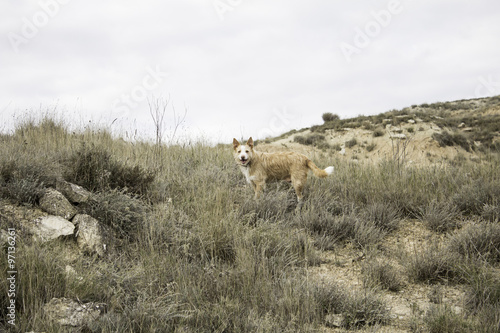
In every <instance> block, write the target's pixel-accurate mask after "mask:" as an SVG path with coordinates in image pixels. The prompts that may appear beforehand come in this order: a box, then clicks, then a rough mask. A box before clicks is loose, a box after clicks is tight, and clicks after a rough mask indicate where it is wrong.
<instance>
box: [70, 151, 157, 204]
mask: <svg viewBox="0 0 500 333" xmlns="http://www.w3.org/2000/svg"><path fill="white" fill-rule="evenodd" d="M65 176H66V180H68V181H70V182H73V183H75V184H78V185H81V186H83V187H85V188H86V189H88V190H90V191H94V192H98V191H106V190H109V189H119V190H122V191H125V192H130V193H133V194H139V195H145V194H146V193H147V190H148V189H149V187H150V186H151V184H152V183H153V182H154V180H155V176H154V173H153V172H152V171H150V170H145V169H143V168H142V167H140V166H139V165H135V166H128V165H125V164H123V163H120V162H118V161H116V160H114V159H113V158H112V156H111V153H110V152H109V151H108V150H106V149H105V148H103V147H100V146H97V145H85V144H83V145H82V146H81V148H80V149H79V150H77V151H76V152H75V153H74V154H73V155H71V156H70V157H69V162H68V171H67V174H66V175H65Z"/></svg>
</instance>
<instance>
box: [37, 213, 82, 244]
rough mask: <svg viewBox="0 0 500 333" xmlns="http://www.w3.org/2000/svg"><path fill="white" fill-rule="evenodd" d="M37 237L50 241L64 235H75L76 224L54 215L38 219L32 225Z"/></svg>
mask: <svg viewBox="0 0 500 333" xmlns="http://www.w3.org/2000/svg"><path fill="white" fill-rule="evenodd" d="M30 229H31V232H32V233H33V234H34V235H35V237H37V238H39V239H41V240H42V241H49V240H53V239H56V238H59V237H63V236H70V235H73V233H74V232H75V226H74V225H73V223H71V222H69V221H68V220H66V219H64V218H62V217H60V216H54V215H48V216H43V217H40V218H38V219H36V220H35V221H34V223H33V225H31V227H30Z"/></svg>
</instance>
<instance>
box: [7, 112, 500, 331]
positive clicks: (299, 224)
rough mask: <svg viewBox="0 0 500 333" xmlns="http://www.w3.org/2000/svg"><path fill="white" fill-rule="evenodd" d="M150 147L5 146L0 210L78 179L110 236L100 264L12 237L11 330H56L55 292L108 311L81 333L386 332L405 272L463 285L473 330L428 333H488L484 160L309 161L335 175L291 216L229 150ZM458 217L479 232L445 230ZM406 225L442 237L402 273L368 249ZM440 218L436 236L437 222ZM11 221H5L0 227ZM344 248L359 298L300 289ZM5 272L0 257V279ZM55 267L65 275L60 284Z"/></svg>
mask: <svg viewBox="0 0 500 333" xmlns="http://www.w3.org/2000/svg"><path fill="white" fill-rule="evenodd" d="M339 121H340V120H335V122H339ZM84 143H85V144H84ZM161 149H162V153H161V154H160V155H159V154H158V147H155V146H154V145H153V144H149V143H146V142H144V143H141V142H136V143H134V144H131V143H126V142H124V141H123V140H119V139H113V138H112V137H111V135H110V134H109V133H108V132H107V131H105V130H102V129H94V130H86V131H82V132H76V133H70V132H69V131H67V130H66V129H65V126H64V124H59V123H57V122H56V121H53V120H50V119H44V120H42V121H41V122H39V123H36V122H28V123H27V124H21V125H20V126H19V128H18V129H17V130H16V132H15V133H14V134H12V135H4V136H3V137H2V147H1V149H0V171H1V172H0V175H1V179H0V189H1V192H0V193H1V195H2V198H4V199H8V200H10V201H11V202H13V203H16V204H19V205H24V204H27V205H31V206H35V207H36V206H37V204H38V202H37V200H38V199H37V198H38V195H37V193H38V191H39V190H43V189H44V188H47V187H50V186H52V184H53V183H54V181H55V179H57V178H59V177H61V178H66V179H67V180H70V181H74V182H79V183H80V184H82V185H84V186H87V187H88V189H89V190H91V191H93V200H92V201H91V202H90V203H89V204H87V205H82V206H79V207H78V209H79V210H80V212H87V213H90V214H92V215H94V216H95V217H97V218H98V219H99V220H100V221H101V223H103V224H104V225H106V226H107V228H108V229H109V232H110V237H112V238H113V239H114V242H111V244H112V247H114V249H112V250H111V251H110V253H109V254H108V255H107V256H106V257H105V258H100V259H99V258H96V257H92V256H88V255H81V254H77V253H78V252H77V250H76V249H74V244H73V243H72V242H71V241H67V242H63V243H52V244H45V245H42V244H38V243H34V242H32V241H31V240H30V238H29V237H28V235H24V236H23V239H20V240H19V245H18V247H19V249H20V251H21V253H22V254H21V255H20V257H19V259H18V262H19V271H20V274H19V286H20V287H19V288H20V289H19V290H20V293H19V295H18V297H17V311H18V314H19V325H18V329H19V330H20V331H31V330H36V331H45V332H59V331H61V328H60V327H57V325H54V324H52V323H49V322H47V321H46V318H45V317H44V316H43V313H41V311H40V309H41V308H42V305H43V304H44V303H46V302H48V301H49V300H50V298H51V297H55V296H57V297H63V296H64V297H71V298H78V299H80V300H81V301H94V302H102V303H106V304H107V313H106V314H104V315H103V316H101V318H100V319H99V320H97V321H96V322H94V323H93V324H92V326H91V327H88V328H86V329H88V330H90V331H92V332H155V331H156V332H157V331H172V332H188V331H189V332H193V331H194V332H210V331H219V332H312V331H317V330H318V329H321V328H322V327H324V326H325V325H326V317H327V316H328V315H329V314H341V315H342V316H343V318H344V322H343V324H342V325H343V327H344V328H345V329H353V328H357V327H360V326H365V325H372V324H377V325H385V324H388V323H389V316H388V312H387V311H388V310H387V306H386V305H385V304H384V301H383V300H382V298H381V297H380V291H379V290H378V289H377V288H378V286H382V288H384V290H401V289H403V290H404V288H405V285H404V283H402V282H401V281H402V280H401V274H404V273H406V274H407V275H408V276H407V277H408V279H409V280H411V281H416V283H422V284H427V283H435V284H440V283H445V282H444V281H445V280H446V281H453V282H454V283H461V284H464V285H466V286H467V287H468V288H470V289H469V290H470V292H469V294H468V300H469V303H468V304H470V307H469V308H468V309H467V313H468V315H469V316H470V318H471V319H470V320H469V319H467V320H466V322H465V323H464V322H463V317H460V318H459V317H456V316H454V315H451V314H450V313H449V311H448V310H446V309H444V310H443V309H441V310H439V311H438V310H435V311H434V312H432V313H431V312H430V313H429V314H428V316H426V317H425V318H424V319H423V320H424V321H425V322H427V325H428V327H431V328H432V327H445V326H446V327H459V328H463V327H473V328H477V327H483V326H480V325H481V324H480V323H482V322H483V323H487V325H489V326H488V327H490V328H488V329H489V330H490V331H491V332H493V329H494V328H495V320H497V319H498V318H497V315H496V313H498V312H497V310H498V307H499V300H498V292H497V290H498V281H497V280H496V279H495V278H493V277H492V276H494V275H492V272H494V271H495V269H498V253H499V252H498V251H499V250H498V235H497V233H498V230H497V229H498V214H497V213H496V212H497V208H498V199H497V198H498V193H499V190H498V189H499V188H500V179H499V177H498V169H499V166H500V159H499V158H498V156H497V155H495V154H492V155H491V156H490V157H489V161H488V163H484V164H474V163H469V162H464V163H462V164H460V165H457V166H449V167H448V168H433V167H429V168H410V167H405V168H403V169H398V168H397V166H395V165H394V163H393V162H391V161H386V162H384V163H382V164H380V165H355V164H350V163H345V162H341V161H340V160H336V159H333V158H332V157H331V156H328V155H325V156H323V157H319V158H318V161H317V162H318V164H319V165H331V164H333V165H335V168H336V173H335V175H334V176H333V177H329V178H327V179H323V180H318V179H314V178H311V179H310V181H309V182H308V184H307V186H306V188H305V190H304V192H305V203H304V205H303V207H302V208H301V210H296V202H295V200H294V194H293V189H291V188H290V187H289V186H288V185H287V184H277V185H271V186H269V187H268V188H267V190H266V192H265V193H264V195H263V199H262V200H260V201H257V202H255V201H253V200H252V199H251V198H252V193H251V192H252V191H251V189H249V188H248V187H246V186H245V181H244V179H243V177H241V175H240V173H239V170H238V169H237V168H236V167H235V165H234V161H233V159H232V156H231V153H230V148H229V146H228V147H225V146H222V145H219V146H217V147H208V146H206V145H204V144H202V143H195V144H191V145H186V146H175V145H174V146H164V147H161ZM151 166H155V167H154V168H152V167H151ZM153 174H154V177H152V175H153ZM138 180H140V181H138ZM467 191H469V192H467ZM470 191H472V193H473V195H471V194H470V193H471V192H470ZM456 216H464V217H465V218H470V219H472V220H477V221H480V223H477V224H476V225H474V226H471V227H468V228H464V229H456V228H457V227H458V226H457V225H455V224H454V222H455V221H456ZM415 217H419V218H421V219H422V221H423V222H425V221H427V222H425V223H429V226H430V229H431V230H433V231H432V232H433V233H435V234H436V235H439V237H443V239H444V240H443V242H442V243H441V244H437V245H435V247H432V246H431V247H427V248H425V249H422V250H421V251H422V252H418V253H417V252H415V253H414V254H411V253H410V254H409V256H408V257H406V258H411V260H408V263H406V264H405V263H404V262H402V259H401V257H399V256H398V257H395V258H390V259H391V260H393V261H396V262H399V264H400V266H401V267H405V268H406V270H407V271H406V272H402V271H400V270H396V268H395V266H394V267H393V266H391V265H386V262H385V261H384V260H386V259H384V258H385V256H386V255H387V253H384V254H383V255H384V257H382V256H380V257H379V254H378V253H382V252H378V251H379V249H380V247H381V244H383V242H384V240H385V239H386V236H387V235H390V234H393V233H396V232H397V231H398V226H399V224H400V222H401V220H403V219H409V218H415ZM442 220H445V221H444V222H445V223H444V224H443V225H444V226H442V224H441V223H437V222H439V221H442ZM486 221H488V222H486ZM16 223H17V222H16V221H15V220H13V219H4V218H2V219H1V220H0V227H1V228H2V229H3V228H6V227H7V226H10V225H14V226H16ZM431 225H432V226H431ZM434 225H437V226H434ZM17 227H19V226H17ZM446 232H448V234H446ZM348 243H352V245H353V246H354V248H356V249H357V250H360V251H362V252H363V253H366V254H367V258H372V259H373V261H371V262H370V263H368V262H367V264H366V266H365V268H364V272H365V274H364V275H365V276H366V278H365V281H364V282H366V283H365V284H366V288H365V289H364V290H363V291H361V292H359V293H357V292H353V293H346V292H345V291H343V290H341V289H339V287H338V286H336V285H325V284H322V283H320V282H319V281H316V280H314V279H309V278H308V268H309V267H310V266H311V265H318V264H319V263H320V259H319V258H320V256H319V255H318V253H319V251H325V250H328V251H336V249H338V248H342V247H343V246H345V245H346V244H348ZM73 251H74V252H73ZM419 251H420V250H419ZM70 253H76V254H74V255H66V254H70ZM5 260H6V258H5V256H1V257H0V263H1V267H5V264H6V263H5ZM470 263H474V264H473V265H472V264H471V265H469V264H470ZM66 265H71V266H73V268H74V269H75V271H76V273H77V278H70V277H67V276H66V275H65V274H64V268H65V266H66ZM465 267H469V268H467V269H466V268H465ZM485 276H486V277H488V279H484V277H485ZM33 277H36V279H34V278H33ZM0 281H1V282H0V330H1V329H4V328H6V327H7V326H6V323H5V322H3V321H1V320H3V318H5V308H6V302H7V301H8V300H7V298H6V296H5V295H6V288H7V284H6V281H5V279H2V280H0ZM484 281H486V282H484ZM446 283H448V282H446ZM375 287H377V288H375ZM372 288H374V289H372ZM443 318H444V319H443ZM442 322H444V324H442ZM485 325H486V324H485Z"/></svg>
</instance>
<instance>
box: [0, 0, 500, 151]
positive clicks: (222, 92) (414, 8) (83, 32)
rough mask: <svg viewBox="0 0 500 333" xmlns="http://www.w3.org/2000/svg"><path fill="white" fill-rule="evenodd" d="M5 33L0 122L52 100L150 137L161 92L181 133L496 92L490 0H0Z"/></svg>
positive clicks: (78, 114) (86, 117)
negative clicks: (153, 107)
mask: <svg viewBox="0 0 500 333" xmlns="http://www.w3.org/2000/svg"><path fill="white" fill-rule="evenodd" d="M0 33H1V35H2V37H1V39H0V50H1V52H0V116H1V119H2V123H3V129H4V130H6V129H9V128H10V126H12V124H14V123H15V122H16V121H18V120H16V119H19V118H23V117H25V115H26V113H27V112H28V113H29V114H31V115H34V116H35V117H37V116H39V114H41V113H46V112H47V111H48V110H51V111H49V112H52V113H55V114H57V115H59V116H60V117H62V118H64V119H65V120H66V121H68V122H70V123H71V124H72V125H73V126H77V127H81V126H84V125H85V124H87V123H88V122H89V121H92V122H93V123H98V124H101V125H103V126H110V128H112V129H113V130H116V131H122V132H125V131H126V133H127V135H130V133H131V132H134V131H135V130H137V133H138V135H139V136H141V137H148V136H149V137H152V136H153V135H154V126H153V122H152V120H151V116H150V114H149V106H148V99H149V100H151V99H153V98H155V99H158V98H159V99H161V101H166V100H167V99H169V105H168V107H167V112H166V117H165V122H166V125H165V128H166V133H165V137H166V139H168V138H169V137H171V135H172V129H173V128H174V124H175V123H176V121H175V120H174V119H173V118H174V115H173V114H174V111H173V108H175V114H176V117H177V120H178V122H179V121H180V120H179V119H180V118H181V117H182V116H183V115H184V112H185V110H186V111H187V113H186V116H185V118H184V121H183V122H182V123H181V124H180V126H179V129H178V131H177V133H176V137H177V138H180V137H184V138H186V137H190V138H193V139H196V140H198V139H203V138H205V139H208V140H210V141H211V142H231V140H232V138H233V137H237V138H241V137H245V138H246V137H248V136H253V137H254V139H256V138H260V139H262V138H264V137H266V136H273V135H279V134H280V133H282V132H285V131H288V130H290V129H294V128H303V127H308V126H311V125H314V124H320V123H322V119H321V115H322V114H323V113H325V112H332V113H336V114H338V115H339V116H340V117H342V118H347V117H353V116H357V115H361V114H362V115H372V114H378V113H380V112H384V111H388V110H391V109H400V108H403V107H406V106H410V105H412V104H421V103H430V102H437V101H448V100H455V99H465V98H475V97H484V96H492V95H497V94H500V1H498V0H485V1H472V0H433V1H431V0H420V1H416V0H413V1H412V0H388V1H378V0H371V1H345V0H344V1H337V0H317V1H305V0H302V1H297V0H286V1H285V0H273V1H264V0H182V1H181V0H178V1H173V0H172V1H159V0H156V1H154V0H147V1H130V0H120V1H118V0H109V1H96V0H86V1H83V0H40V1H18V0H3V1H2V4H1V5H0ZM54 110H55V111H54ZM115 119H116V120H115ZM113 120H115V121H114V122H113ZM0 129H2V128H0Z"/></svg>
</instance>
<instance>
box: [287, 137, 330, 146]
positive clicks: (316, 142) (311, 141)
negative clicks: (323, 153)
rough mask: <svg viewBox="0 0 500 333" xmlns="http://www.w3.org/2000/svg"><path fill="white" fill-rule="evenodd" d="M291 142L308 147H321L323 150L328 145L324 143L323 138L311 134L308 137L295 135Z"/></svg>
mask: <svg viewBox="0 0 500 333" xmlns="http://www.w3.org/2000/svg"><path fill="white" fill-rule="evenodd" d="M293 141H295V142H297V143H300V144H303V145H308V146H318V147H319V146H321V147H323V148H328V147H329V145H328V143H326V142H325V136H324V135H322V134H317V133H312V134H309V135H308V136H303V135H296V136H295V137H294V139H293Z"/></svg>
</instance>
